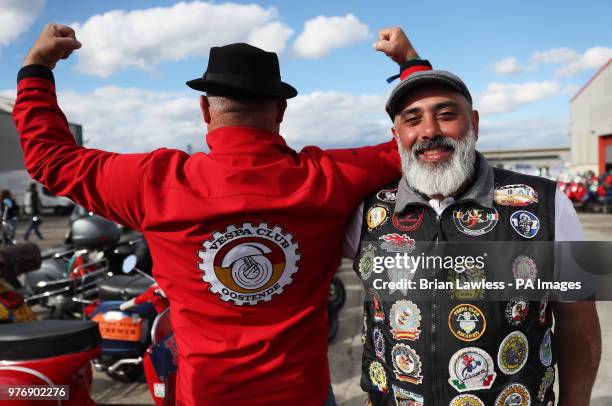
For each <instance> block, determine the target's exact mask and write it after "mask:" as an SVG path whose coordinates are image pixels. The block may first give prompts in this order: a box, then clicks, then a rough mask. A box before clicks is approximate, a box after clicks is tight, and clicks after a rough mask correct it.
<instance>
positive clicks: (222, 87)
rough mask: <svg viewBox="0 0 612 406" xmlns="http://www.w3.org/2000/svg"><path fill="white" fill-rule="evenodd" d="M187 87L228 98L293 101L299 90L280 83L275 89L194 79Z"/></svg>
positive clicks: (187, 83)
mask: <svg viewBox="0 0 612 406" xmlns="http://www.w3.org/2000/svg"><path fill="white" fill-rule="evenodd" d="M186 85H187V86H189V87H190V88H192V89H194V90H198V91H200V92H206V93H214V94H218V95H227V96H255V97H256V96H263V97H270V98H275V99H291V98H292V97H295V96H297V94H298V92H297V90H296V89H295V88H294V87H293V86H291V85H290V84H288V83H285V82H280V83H279V86H277V87H275V88H269V87H266V88H264V87H257V86H245V85H244V84H242V85H232V84H231V83H226V82H223V83H222V82H218V81H214V80H210V79H202V78H198V79H193V80H190V81H188V82H186Z"/></svg>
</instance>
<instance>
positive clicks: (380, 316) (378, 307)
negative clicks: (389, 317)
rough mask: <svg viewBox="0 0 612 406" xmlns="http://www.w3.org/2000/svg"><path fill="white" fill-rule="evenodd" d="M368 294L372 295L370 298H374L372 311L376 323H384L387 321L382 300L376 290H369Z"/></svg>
mask: <svg viewBox="0 0 612 406" xmlns="http://www.w3.org/2000/svg"><path fill="white" fill-rule="evenodd" d="M368 293H370V297H371V298H372V310H373V317H374V321H376V322H378V323H382V322H384V321H385V310H384V309H383V304H382V300H380V296H379V295H378V292H376V289H374V288H370V289H368Z"/></svg>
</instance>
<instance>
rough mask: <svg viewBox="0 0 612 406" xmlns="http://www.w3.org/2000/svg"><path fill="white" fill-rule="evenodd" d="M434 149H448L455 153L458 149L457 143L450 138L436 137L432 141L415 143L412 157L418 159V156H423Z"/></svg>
mask: <svg viewBox="0 0 612 406" xmlns="http://www.w3.org/2000/svg"><path fill="white" fill-rule="evenodd" d="M432 148H441V149H443V148H446V149H450V150H452V151H455V149H456V148H457V142H456V141H455V140H453V139H452V138H450V137H442V136H441V135H436V136H435V137H433V138H431V139H428V140H425V141H422V142H418V143H415V144H414V145H413V146H412V155H413V156H415V157H416V156H417V155H420V154H422V153H423V152H424V151H425V150H426V149H432Z"/></svg>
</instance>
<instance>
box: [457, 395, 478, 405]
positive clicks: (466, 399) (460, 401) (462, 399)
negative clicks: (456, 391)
mask: <svg viewBox="0 0 612 406" xmlns="http://www.w3.org/2000/svg"><path fill="white" fill-rule="evenodd" d="M449 406H485V405H484V403H482V400H480V399H479V398H478V397H476V396H474V395H458V396H455V397H454V398H452V399H451V401H450V403H449Z"/></svg>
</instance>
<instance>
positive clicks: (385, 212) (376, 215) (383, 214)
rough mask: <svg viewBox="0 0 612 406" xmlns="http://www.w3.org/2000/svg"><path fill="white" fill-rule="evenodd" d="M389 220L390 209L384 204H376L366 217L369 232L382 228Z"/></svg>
mask: <svg viewBox="0 0 612 406" xmlns="http://www.w3.org/2000/svg"><path fill="white" fill-rule="evenodd" d="M388 219H389V208H388V207H387V206H385V205H384V204H375V205H374V206H372V207H370V209H369V210H368V214H367V215H366V224H367V226H368V231H370V232H372V231H374V230H376V229H377V228H379V227H380V226H382V225H383V224H384V223H385V222H386V221H387V220H388Z"/></svg>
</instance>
